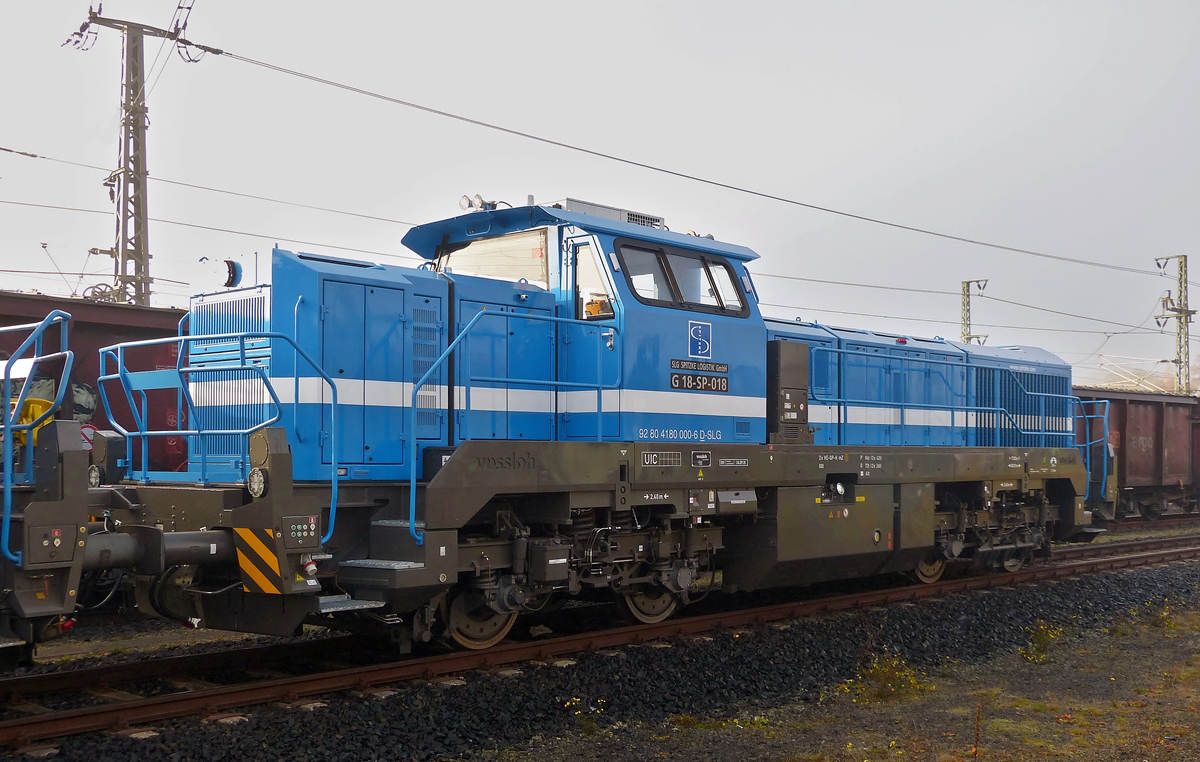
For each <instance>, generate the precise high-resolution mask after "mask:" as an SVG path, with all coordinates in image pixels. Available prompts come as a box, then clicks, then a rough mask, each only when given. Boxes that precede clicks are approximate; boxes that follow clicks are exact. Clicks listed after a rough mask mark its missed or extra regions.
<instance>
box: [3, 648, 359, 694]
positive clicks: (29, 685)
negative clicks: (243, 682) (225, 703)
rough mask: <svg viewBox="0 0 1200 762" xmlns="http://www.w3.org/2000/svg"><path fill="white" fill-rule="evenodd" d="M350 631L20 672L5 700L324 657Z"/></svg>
mask: <svg viewBox="0 0 1200 762" xmlns="http://www.w3.org/2000/svg"><path fill="white" fill-rule="evenodd" d="M345 637H346V636H334V637H330V638H321V639H318V640H306V641H302V642H299V643H274V644H271V645H265V646H250V647H240V648H233V649H230V650H228V651H212V652H209V653H202V654H190V655H182V656H169V657H166V658H160V659H149V660H145V661H130V662H123V663H119V664H107V665H104V666H99V667H87V668H84V669H63V670H57V671H54V672H42V673H38V674H32V675H21V676H19V677H9V678H0V702H5V703H12V702H13V701H14V700H19V699H24V698H27V697H30V696H37V695H42V694H47V693H57V692H65V691H78V690H79V689H80V686H81V685H82V686H88V687H89V689H93V690H95V689H108V688H113V687H115V686H118V685H122V684H127V683H133V682H138V681H141V680H155V679H164V678H166V679H169V678H183V677H188V676H195V675H196V674H197V673H204V672H213V671H216V670H236V669H247V668H248V669H255V668H261V667H263V666H266V665H274V664H279V663H281V662H285V661H287V660H289V659H303V658H320V657H322V656H325V657H327V656H329V654H328V651H329V649H331V648H336V647H337V646H338V645H339V644H341V643H342V642H343V640H344V638H345Z"/></svg>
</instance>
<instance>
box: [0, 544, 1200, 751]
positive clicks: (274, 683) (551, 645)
mask: <svg viewBox="0 0 1200 762" xmlns="http://www.w3.org/2000/svg"><path fill="white" fill-rule="evenodd" d="M1197 558H1200V545H1193V546H1191V547H1185V548H1172V549H1168V550H1159V551H1153V552H1148V553H1134V554H1129V555H1120V556H1107V557H1103V558H1097V559H1091V560H1085V561H1079V562H1076V563H1071V564H1065V565H1061V566H1034V567H1031V568H1027V569H1021V570H1019V571H1016V572H1008V573H1002V574H993V575H987V576H982V577H965V578H962V579H952V580H945V581H941V582H936V583H933V584H922V585H911V586H907V587H902V588H891V589H885V590H877V591H870V592H862V593H852V594H848V595H840V596H835V597H830V598H820V599H816V600H810V601H802V602H795V603H783V604H775V605H771V606H762V607H758V608H751V609H743V610H740V611H731V612H721V613H715V614H706V615H700V616H694V617H683V618H678V619H671V620H668V621H666V622H662V623H660V624H655V625H634V626H628V627H620V628H616V629H611V630H602V631H599V632H591V633H585V634H582V635H571V636H564V637H560V638H553V639H549V640H544V641H540V642H532V643H513V644H510V645H505V646H499V647H496V648H492V649H488V650H486V651H465V652H455V653H450V654H445V655H440V656H431V657H425V658H418V659H412V660H408V661H402V662H392V663H388V664H382V665H373V666H367V667H354V668H351V669H343V670H336V671H332V672H324V673H319V674H314V675H305V676H299V677H288V678H280V679H274V680H266V681H262V682H256V683H253V684H249V685H232V686H223V687H218V688H206V689H201V690H195V691H188V692H184V693H175V694H167V695H162V696H155V697H153V698H146V699H138V700H134V701H125V702H119V703H113V704H105V705H101V706H95V707H85V708H81V709H73V710H67V711H62V712H53V713H50V714H43V715H36V716H34V717H30V718H22V719H17V720H8V721H5V722H0V745H7V746H17V747H20V746H24V745H27V744H30V743H32V742H33V741H38V740H45V739H50V738H56V737H60V736H66V735H73V734H78V733H88V732H96V731H103V730H119V729H125V728H128V727H130V726H132V725H138V724H144V723H150V722H156V721H160V720H166V719H170V718H174V717H181V716H186V715H191V714H205V715H211V714H216V713H219V712H223V711H227V710H230V709H235V708H238V707H245V706H251V705H254V704H263V703H267V702H272V701H283V702H296V701H298V700H300V699H301V698H304V697H310V696H317V695H321V694H327V693H334V692H338V691H345V690H356V689H357V690H368V689H371V688H373V687H375V686H379V685H385V684H388V683H396V682H401V681H405V680H414V679H426V680H428V679H431V678H434V677H437V676H439V675H445V674H451V673H456V672H464V671H467V670H474V669H491V668H494V667H498V666H501V665H505V664H513V663H518V662H525V661H530V660H535V659H536V660H545V659H550V658H553V657H556V656H564V655H567V654H573V653H580V652H590V651H596V650H599V649H604V648H612V647H616V646H622V645H630V644H637V643H645V642H648V641H652V640H658V639H661V638H667V637H680V636H688V635H698V634H700V633H703V632H708V631H712V630H718V629H726V628H734V627H744V626H747V625H753V624H763V623H767V622H771V621H778V620H782V619H796V618H801V617H805V616H812V615H815V614H825V613H831V612H835V611H846V610H852V609H858V608H866V607H872V606H880V605H885V604H890V603H898V602H903V601H912V600H919V599H923V598H933V597H937V596H941V595H946V594H948V593H955V592H969V591H973V590H983V589H988V588H995V587H1011V586H1013V585H1018V584H1023V583H1029V582H1039V581H1043V580H1054V579H1063V578H1068V577H1074V576H1080V575H1083V574H1093V573H1097V572H1104V571H1116V570H1121V569H1132V568H1136V567H1140V566H1151V565H1156V564H1162V563H1170V562H1175V561H1185V560H1192V559H1197Z"/></svg>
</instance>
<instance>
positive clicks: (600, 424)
mask: <svg viewBox="0 0 1200 762" xmlns="http://www.w3.org/2000/svg"><path fill="white" fill-rule="evenodd" d="M488 316H492V317H502V318H519V319H521V320H536V321H541V322H544V323H561V324H566V325H581V326H590V327H593V328H597V329H598V330H597V333H596V357H597V362H596V376H597V378H596V383H595V384H589V383H584V382H580V381H555V380H551V379H542V378H538V379H532V378H495V377H491V376H481V377H478V378H476V377H474V376H472V375H471V372H470V354H469V353H468V355H467V371H466V374H465V375H466V379H465V380H466V386H467V388H466V394H465V401H466V408H467V410H468V411H470V409H471V383H472V382H473V381H477V382H480V383H504V384H516V385H518V386H551V387H554V388H555V389H560V388H565V389H580V388H582V389H595V390H596V440H597V441H603V439H604V391H605V390H606V389H618V388H620V384H621V363H622V360H621V352H620V351H617V372H616V377H617V378H616V380H615V381H614V382H613V383H612V384H611V385H607V384H604V383H603V381H604V376H603V374H604V364H603V363H602V362H600V359H601V358H602V357H603V347H605V346H608V344H607V342H606V341H604V339H606V338H608V337H606V336H605V335H604V334H603V333H601V332H600V331H599V328H604V329H606V330H611V331H612V335H611V338H612V342H613V346H612V347H611V349H616V343H617V337H618V336H619V335H620V329H619V328H618V327H617V326H616V325H615V324H609V323H603V324H602V323H598V322H596V321H591V320H576V319H574V318H563V317H554V316H551V315H539V314H535V313H529V314H523V315H522V314H516V313H512V312H500V311H491V310H488V309H486V308H484V309H482V310H480V311H479V312H477V313H476V314H475V317H473V318H471V320H470V321H469V322H468V323H467V324H466V326H464V327H463V329H462V330H461V331H459V333H458V336H456V337H455V338H454V341H452V342H450V345H449V346H448V347H446V349H445V351H443V352H442V354H441V355H439V356H438V358H437V359H436V360H434V362H433V364H432V365H431V366H430V367H429V370H427V371H425V375H423V376H421V378H420V379H419V380H418V381H417V382H416V383H415V384H413V390H412V408H411V411H410V413H409V414H410V416H411V420H412V424H411V425H410V427H409V431H410V432H412V436H411V437H409V446H408V457H409V463H408V469H409V472H408V533H409V535H411V536H412V538H413V540H415V541H416V543H417V545H423V544H424V543H425V533H424V532H422V531H420V530H418V529H417V437H416V425H417V393H418V392H419V391H420V390H421V387H422V386H424V385H425V383H426V382H427V381H429V379H430V377H431V376H433V374H434V373H435V372H436V371H437V370H438V368H440V367H441V366H442V365H443V364H444V363H445V362H446V360H447V359H448V358H449V357H450V355H452V354H453V353H454V351H455V350H456V349H458V346H459V344H461V343H462V342H463V341H464V340H466V339H467V337H468V336H470V334H471V331H472V330H473V329H474V328H475V326H476V325H477V324H478V323H479V321H480V320H482V319H483V318H484V317H488ZM447 386H449V387H450V392H449V393H450V394H452V395H453V394H456V391H457V390H456V385H455V381H454V379H452V378H451V379H448V383H447ZM465 438H466V437H464V439H465Z"/></svg>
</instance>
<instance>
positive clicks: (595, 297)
mask: <svg viewBox="0 0 1200 762" xmlns="http://www.w3.org/2000/svg"><path fill="white" fill-rule="evenodd" d="M566 250H567V259H568V262H567V265H568V266H567V268H566V270H567V276H566V281H567V282H566V283H564V287H565V289H564V290H566V292H567V293H568V294H572V295H573V297H574V298H573V300H572V301H573V303H572V304H570V305H568V306H567V308H566V309H565V310H563V311H562V312H561V313H560V314H561V315H562V316H563V317H570V318H574V319H576V320H582V321H586V325H581V324H573V323H570V324H568V323H562V324H559V351H558V358H559V366H558V378H559V381H566V382H570V383H575V384H586V385H587V386H573V387H559V390H558V417H559V432H560V435H561V438H562V439H597V438H602V439H617V438H619V437H620V435H621V418H620V412H621V407H620V399H621V397H620V391H619V390H618V389H616V388H615V387H616V386H618V384H619V382H620V378H619V373H620V341H621V339H620V336H619V334H618V333H617V314H616V311H617V308H616V300H615V299H614V297H613V286H612V282H611V279H610V278H609V273H608V269H607V268H606V267H605V266H604V263H603V261H602V260H601V258H600V252H599V251H597V250H596V248H595V247H594V246H593V244H592V241H591V239H576V240H573V241H568V242H567V247H566ZM600 386H608V387H614V388H610V389H607V390H604V391H602V392H601V393H600V394H597V387H600Z"/></svg>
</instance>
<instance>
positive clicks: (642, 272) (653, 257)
mask: <svg viewBox="0 0 1200 762" xmlns="http://www.w3.org/2000/svg"><path fill="white" fill-rule="evenodd" d="M621 253H622V254H623V255H624V258H625V272H626V274H627V275H628V276H629V283H630V284H631V285H632V286H633V290H634V291H636V292H637V294H638V296H641V297H644V298H646V299H653V300H654V301H669V300H671V299H673V298H674V295H673V294H672V293H671V284H670V283H669V282H668V281H667V276H666V274H665V273H663V268H662V263H661V262H659V261H658V253H657V252H653V251H647V250H646V249H635V248H634V247H632V246H626V247H624V248H623V249H622V250H621Z"/></svg>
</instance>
